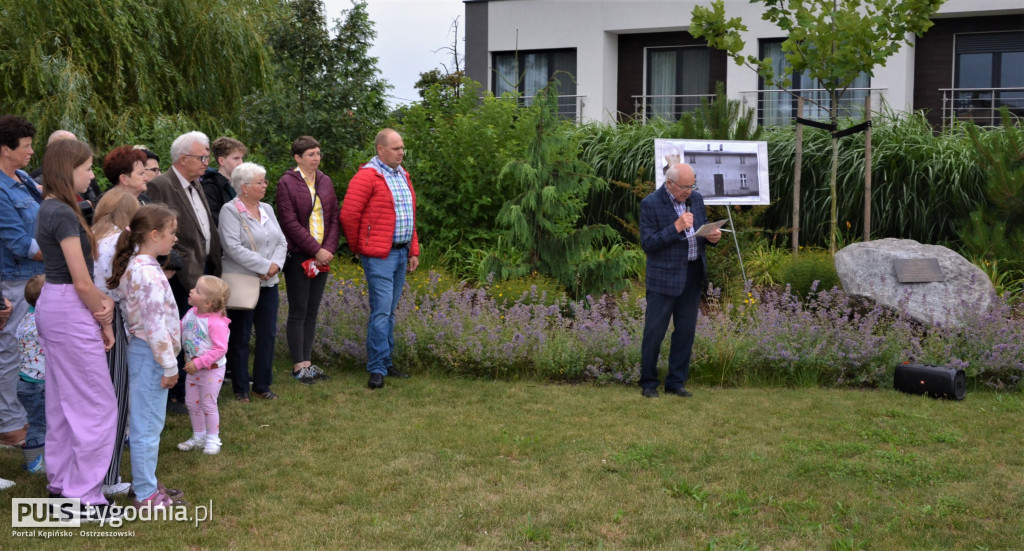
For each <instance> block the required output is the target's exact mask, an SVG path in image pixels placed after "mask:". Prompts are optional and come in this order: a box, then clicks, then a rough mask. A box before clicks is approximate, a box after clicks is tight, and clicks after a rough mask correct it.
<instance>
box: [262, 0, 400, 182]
mask: <svg viewBox="0 0 1024 551" xmlns="http://www.w3.org/2000/svg"><path fill="white" fill-rule="evenodd" d="M287 7H288V9H289V11H290V13H289V14H288V16H287V17H285V18H283V19H282V20H281V21H280V23H279V25H278V26H277V27H276V28H275V29H274V30H273V31H272V32H271V35H272V36H271V39H270V45H271V48H272V50H273V59H274V61H275V63H276V66H277V68H276V71H277V72H276V75H275V78H274V82H273V83H272V86H271V89H270V90H269V91H268V92H266V93H263V94H260V95H259V96H257V97H254V98H253V105H254V114H253V116H252V117H251V118H250V119H249V121H248V122H249V132H248V133H250V134H252V135H254V136H260V137H261V138H262V145H263V146H265V147H266V149H267V154H268V156H272V157H274V158H281V157H284V158H286V159H290V158H291V157H290V154H289V153H288V148H289V146H290V144H291V141H292V140H293V139H294V138H296V137H298V136H300V135H311V136H313V137H315V138H317V140H318V141H320V143H321V146H322V147H321V149H322V150H323V151H324V153H325V157H324V168H325V169H331V170H338V169H341V168H343V167H346V168H347V167H348V166H349V165H351V164H353V163H355V162H358V161H359V160H361V158H362V156H364V151H367V152H368V151H369V148H368V144H370V143H372V141H373V136H374V134H375V133H376V132H377V130H379V128H380V125H381V124H383V122H384V121H385V120H386V119H387V114H388V111H387V103H386V96H387V91H388V89H389V88H390V85H389V84H388V83H387V82H386V81H385V80H384V79H383V78H382V76H381V75H380V70H379V68H378V67H377V58H375V57H372V56H370V55H369V50H370V46H371V45H372V43H373V39H374V38H375V37H376V32H375V31H374V30H373V23H372V22H371V21H370V19H369V15H368V13H367V9H366V2H365V1H353V4H352V8H351V9H348V10H345V11H344V12H342V17H341V18H340V19H336V20H335V21H334V27H333V31H334V32H333V36H332V33H331V31H330V30H329V28H328V25H327V20H326V17H325V15H324V3H323V1H322V0H289V1H288V2H287ZM356 151H358V153H357V152H356ZM355 157H359V158H358V159H357V158H355ZM362 160H365V159H362Z"/></svg>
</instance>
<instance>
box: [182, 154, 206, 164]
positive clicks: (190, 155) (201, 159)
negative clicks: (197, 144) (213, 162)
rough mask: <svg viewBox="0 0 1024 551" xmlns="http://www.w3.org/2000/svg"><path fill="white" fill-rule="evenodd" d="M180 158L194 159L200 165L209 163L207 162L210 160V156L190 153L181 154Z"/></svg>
mask: <svg viewBox="0 0 1024 551" xmlns="http://www.w3.org/2000/svg"><path fill="white" fill-rule="evenodd" d="M182 156H183V157H195V158H196V159H199V162H200V163H205V162H209V160H210V156H209V155H193V154H191V153H183V154H182Z"/></svg>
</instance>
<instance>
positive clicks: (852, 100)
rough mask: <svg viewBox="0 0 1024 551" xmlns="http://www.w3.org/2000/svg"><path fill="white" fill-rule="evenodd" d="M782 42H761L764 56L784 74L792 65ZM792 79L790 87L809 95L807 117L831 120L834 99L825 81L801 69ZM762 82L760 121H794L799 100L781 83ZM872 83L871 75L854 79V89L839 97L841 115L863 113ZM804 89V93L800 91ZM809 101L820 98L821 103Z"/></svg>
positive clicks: (806, 95)
mask: <svg viewBox="0 0 1024 551" xmlns="http://www.w3.org/2000/svg"><path fill="white" fill-rule="evenodd" d="M782 42H783V39H781V38H776V39H770V40H762V41H761V59H766V58H771V60H772V68H773V69H774V70H775V74H776V75H782V74H783V73H784V72H785V70H786V68H787V67H788V66H789V62H788V61H786V56H785V54H784V53H783V52H782ZM792 80H793V82H792V85H791V86H790V90H792V91H794V92H798V93H799V94H800V95H802V96H803V97H804V98H805V99H804V113H803V117H804V118H807V119H816V120H825V119H828V118H829V113H828V108H829V106H830V103H831V100H830V99H829V96H828V92H826V91H825V90H824V88H825V87H824V86H823V85H822V84H821V82H819V81H817V80H814V79H812V78H810V77H808V76H804V75H803V74H801V73H800V72H796V73H793V77H792ZM758 81H759V90H761V92H760V93H759V94H758V96H759V98H758V105H759V109H758V119H759V121H758V122H760V123H761V124H767V125H770V124H789V123H791V122H792V121H793V119H794V118H796V116H797V112H796V108H797V99H796V98H795V97H793V96H792V95H790V94H788V93H786V92H784V91H782V89H781V88H779V87H778V86H768V85H766V84H765V82H764V79H763V78H758ZM870 85H871V79H870V78H869V77H868V75H867V74H861V75H860V76H859V77H857V78H856V79H855V80H854V81H853V84H851V85H850V88H851V89H850V90H847V92H846V93H845V94H843V97H842V98H841V99H840V100H839V102H840V104H839V116H840V117H859V116H860V114H861V113H863V111H864V99H865V98H867V95H868V93H869V91H868V90H867V88H868V87H869V86H870ZM801 90H804V92H799V91H801ZM811 90H819V91H811ZM807 100H813V101H816V102H818V104H820V106H819V105H816V104H814V103H810V102H809V101H807Z"/></svg>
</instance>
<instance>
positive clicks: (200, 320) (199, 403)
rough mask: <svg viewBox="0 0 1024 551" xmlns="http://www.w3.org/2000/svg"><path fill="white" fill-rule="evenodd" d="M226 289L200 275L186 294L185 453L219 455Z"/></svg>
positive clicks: (183, 325)
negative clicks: (188, 426) (187, 422)
mask: <svg viewBox="0 0 1024 551" xmlns="http://www.w3.org/2000/svg"><path fill="white" fill-rule="evenodd" d="M228 294H229V289H228V286H227V284H226V283H224V281H223V280H221V279H220V278H217V277H214V276H209V275H204V276H202V277H200V278H199V280H198V281H197V282H196V286H195V288H194V289H192V291H191V292H190V293H189V294H188V303H189V304H190V305H191V306H192V308H191V309H190V310H189V311H188V312H186V313H185V317H183V318H182V319H181V343H182V348H184V349H185V372H186V373H188V376H187V377H186V378H185V405H186V406H188V414H189V416H190V417H191V418H192V438H189V439H188V440H186V441H184V442H182V443H180V444H178V449H179V450H182V451H188V450H192V449H198V448H200V447H201V448H203V453H207V454H210V455H214V454H217V453H219V452H220V444H221V442H220V413H219V412H218V411H217V395H218V394H220V387H221V384H222V383H223V382H224V365H225V364H226V363H227V360H225V358H224V355H225V354H226V353H227V350H228V337H229V331H228V324H229V323H231V322H230V320H228V317H227V314H226V312H225V308H227V302H228Z"/></svg>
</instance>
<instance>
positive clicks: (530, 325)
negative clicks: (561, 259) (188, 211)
mask: <svg viewBox="0 0 1024 551" xmlns="http://www.w3.org/2000/svg"><path fill="white" fill-rule="evenodd" d="M547 298H548V297H546V296H544V295H543V294H541V295H539V296H538V294H537V291H536V288H533V289H532V290H531V291H530V292H527V293H524V294H523V296H521V297H520V298H519V299H518V300H517V301H515V302H510V303H508V305H507V306H502V305H499V304H498V303H496V302H495V301H494V300H493V299H492V298H491V297H490V296H488V294H487V290H486V289H485V288H474V287H469V286H467V285H465V284H460V285H457V286H455V287H452V288H449V289H446V290H442V289H440V288H439V286H438V277H437V275H436V274H433V273H432V274H431V276H430V279H429V282H428V283H427V284H426V285H424V286H422V287H420V290H418V291H417V290H412V289H410V288H408V287H407V288H406V291H405V294H404V295H403V297H402V301H401V303H400V305H399V308H398V311H397V313H396V316H397V328H396V331H395V339H396V343H397V352H396V358H395V362H396V364H399V365H401V366H403V369H405V368H408V369H410V370H412V371H414V372H421V373H423V372H435V373H446V374H456V375H468V376H474V377H489V378H521V377H528V378H537V379H544V380H554V381H569V382H575V381H583V380H587V381H595V382H598V383H623V384H632V383H635V382H636V381H637V379H638V377H639V369H640V339H641V335H642V332H643V312H644V308H645V306H646V304H645V300H644V299H643V298H642V297H639V298H637V297H635V296H631V295H629V294H626V293H623V294H621V295H617V296H604V297H600V298H596V299H595V298H591V297H587V298H586V299H585V300H581V301H568V300H566V299H565V298H564V297H563V298H560V299H558V300H556V301H553V302H552V301H551V300H547ZM547 303H550V304H547ZM281 308H282V314H281V316H280V319H279V323H280V325H281V328H280V334H281V337H282V338H279V339H278V346H279V347H280V348H279V351H281V352H283V351H284V347H285V344H284V338H283V335H284V321H285V318H286V316H287V301H286V300H285V299H284V298H282V305H281ZM368 312H369V305H368V301H367V297H366V287H365V283H364V282H362V281H361V280H354V279H343V278H342V279H337V278H332V279H331V281H330V282H329V283H328V286H327V290H326V291H325V293H324V300H323V303H322V305H321V310H320V323H319V328H318V332H317V344H316V350H318V351H319V353H320V354H326V355H328V356H329V357H330V360H328V361H326V362H325V363H332V364H336V365H340V366H348V367H362V365H363V364H364V362H365V359H366V340H365V339H366V320H367V316H368ZM1013 314H1014V313H1013V312H1012V311H1011V307H1010V306H1009V305H1007V304H1006V303H1000V305H999V306H998V307H997V308H996V309H995V310H994V311H993V312H991V313H990V314H988V315H985V316H978V317H977V319H975V320H971V323H969V324H966V325H965V326H964V327H962V328H954V327H933V328H925V327H923V326H920V325H919V324H916V323H915V322H913V321H912V320H909V319H908V318H906V317H904V316H901V315H898V314H895V313H892V312H888V311H885V310H883V309H882V308H875V309H872V310H868V311H858V310H856V309H854V308H852V307H851V306H850V304H849V301H848V300H847V298H846V296H845V294H844V293H843V292H842V291H841V290H839V289H832V290H829V291H822V292H816V293H812V295H811V296H810V298H809V299H807V300H805V301H801V300H799V299H798V298H797V297H796V296H794V295H792V294H790V293H789V292H788V289H787V290H766V291H760V290H752V291H751V292H750V293H749V294H748V297H747V300H745V301H742V302H741V303H740V304H738V305H735V306H734V305H731V304H721V303H720V302H719V301H718V300H717V297H715V296H714V295H713V296H712V298H711V300H709V301H708V303H707V305H706V307H705V308H704V311H703V312H702V315H701V316H700V318H699V320H698V325H697V338H696V342H695V345H694V353H693V360H692V368H691V378H692V379H693V380H695V381H697V382H699V383H701V384H709V385H724V386H751V385H756V386H760V385H794V386H809V385H821V386H830V387H883V386H888V385H890V384H891V381H892V372H893V369H894V368H895V366H896V364H898V363H899V362H903V361H920V362H926V363H935V364H945V365H954V366H958V367H962V368H964V369H965V370H966V371H967V374H968V377H969V378H970V379H972V380H974V381H977V382H979V383H983V384H986V385H989V386H991V387H993V388H998V389H1014V388H1020V385H1021V382H1022V377H1021V376H1022V375H1024V316H1021V315H1020V313H1019V312H1018V313H1017V315H1013ZM667 357H668V339H666V342H665V346H664V348H663V353H662V360H661V361H662V364H663V365H664V363H665V361H666V359H667ZM324 360H325V359H324V358H321V360H320V361H324Z"/></svg>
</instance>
